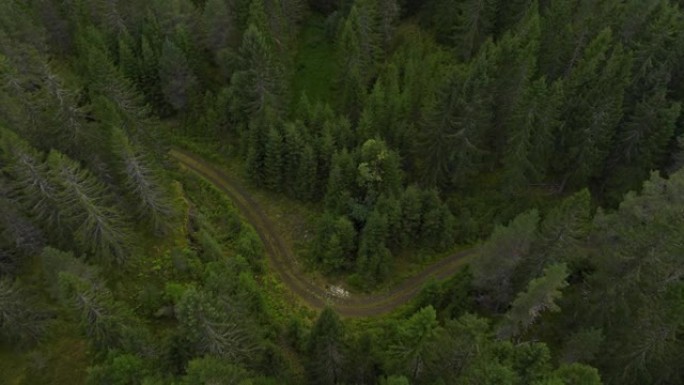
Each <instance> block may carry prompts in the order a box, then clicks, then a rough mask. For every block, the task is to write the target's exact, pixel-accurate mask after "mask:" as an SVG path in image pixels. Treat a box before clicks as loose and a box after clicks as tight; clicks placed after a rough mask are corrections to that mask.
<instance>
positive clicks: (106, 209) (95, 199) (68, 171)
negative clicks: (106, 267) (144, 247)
mask: <svg viewBox="0 0 684 385" xmlns="http://www.w3.org/2000/svg"><path fill="white" fill-rule="evenodd" d="M47 165H48V168H49V172H48V178H49V180H50V181H51V182H52V183H54V184H55V185H57V186H58V189H57V192H56V202H57V205H58V207H59V210H60V212H63V213H64V218H65V219H66V220H67V221H68V223H69V225H70V226H72V228H74V229H75V230H74V239H75V240H76V242H77V244H78V246H79V248H80V250H81V251H84V252H89V253H92V254H94V256H96V257H98V258H101V259H102V260H104V261H114V262H116V263H123V262H125V261H126V259H127V258H128V252H129V250H130V247H131V235H130V234H129V230H128V228H127V226H126V224H125V222H124V220H123V219H122V218H123V217H122V215H121V213H120V212H119V210H118V209H117V208H116V207H115V206H113V205H112V203H111V202H112V201H111V197H110V196H109V194H108V192H107V191H106V189H105V187H104V186H103V185H102V184H101V183H100V182H99V181H98V180H97V179H96V178H95V177H94V176H93V175H92V174H90V173H89V172H88V171H87V170H84V169H82V168H81V167H80V166H79V165H78V163H76V162H75V161H73V160H71V159H69V158H67V157H66V156H64V155H62V154H60V153H58V152H55V151H52V152H50V154H49V155H48V158H47Z"/></svg>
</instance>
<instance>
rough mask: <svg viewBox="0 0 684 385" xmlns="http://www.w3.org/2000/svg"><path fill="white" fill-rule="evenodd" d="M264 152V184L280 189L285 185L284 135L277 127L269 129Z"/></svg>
mask: <svg viewBox="0 0 684 385" xmlns="http://www.w3.org/2000/svg"><path fill="white" fill-rule="evenodd" d="M264 150H265V154H264V185H265V186H266V187H267V188H269V189H271V190H274V191H276V190H278V189H280V188H281V187H282V185H283V170H284V169H283V155H284V152H283V137H282V135H281V134H280V131H279V130H278V129H276V128H275V127H271V128H270V129H269V130H268V137H267V138H266V145H265V148H264Z"/></svg>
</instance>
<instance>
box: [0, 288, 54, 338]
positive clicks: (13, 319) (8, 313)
mask: <svg viewBox="0 0 684 385" xmlns="http://www.w3.org/2000/svg"><path fill="white" fill-rule="evenodd" d="M32 302H33V301H31V300H30V297H29V294H28V293H27V292H26V290H24V289H23V288H22V287H21V286H19V282H16V281H15V282H13V281H12V280H11V279H10V278H0V341H3V342H11V343H22V344H31V343H35V342H38V341H39V340H40V339H42V338H43V335H44V333H45V328H46V320H45V314H44V313H42V312H41V311H40V310H39V308H38V307H37V306H36V305H35V304H33V303H32Z"/></svg>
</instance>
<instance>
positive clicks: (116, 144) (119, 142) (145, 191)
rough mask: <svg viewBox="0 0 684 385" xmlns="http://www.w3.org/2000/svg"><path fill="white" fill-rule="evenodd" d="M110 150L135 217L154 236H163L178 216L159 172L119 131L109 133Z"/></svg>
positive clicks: (139, 149) (167, 187)
mask: <svg viewBox="0 0 684 385" xmlns="http://www.w3.org/2000/svg"><path fill="white" fill-rule="evenodd" d="M112 148H113V150H114V152H115V154H116V156H117V159H118V163H119V164H118V166H119V170H120V171H119V172H120V174H121V175H122V177H123V180H124V185H125V187H126V190H127V191H128V194H129V195H130V196H131V197H132V200H133V202H135V205H136V215H137V217H138V218H139V219H142V220H144V221H146V222H147V223H149V225H150V227H151V228H152V230H153V231H154V232H155V233H157V234H165V233H166V232H167V231H169V230H170V228H171V226H173V224H174V222H175V220H176V218H177V214H178V213H177V212H176V209H175V208H174V206H173V198H172V196H171V193H170V191H169V190H170V189H169V186H167V185H166V183H165V181H163V178H162V177H161V175H160V172H159V169H157V168H156V167H155V166H154V164H153V162H152V161H150V160H149V159H148V158H147V157H146V156H145V155H144V152H143V150H142V148H140V146H138V145H135V144H134V143H131V141H130V140H129V139H128V137H127V136H126V134H125V133H124V132H123V131H122V130H120V129H114V130H113V132H112Z"/></svg>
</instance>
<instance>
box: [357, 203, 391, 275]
mask: <svg viewBox="0 0 684 385" xmlns="http://www.w3.org/2000/svg"><path fill="white" fill-rule="evenodd" d="M388 235H389V234H388V224H387V216H386V215H385V214H384V213H381V212H380V211H379V210H377V208H376V209H375V210H373V211H372V212H371V213H370V215H369V216H368V220H367V221H366V223H365V225H364V227H363V230H362V232H361V237H360V241H359V251H358V256H357V259H356V269H357V272H358V274H359V275H360V276H361V277H362V279H364V282H363V284H364V285H365V286H373V285H375V284H376V283H377V282H380V281H382V280H383V279H385V278H386V277H387V274H388V273H389V268H390V266H389V264H390V263H391V258H392V255H391V253H390V251H389V249H387V246H386V241H387V237H388Z"/></svg>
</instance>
